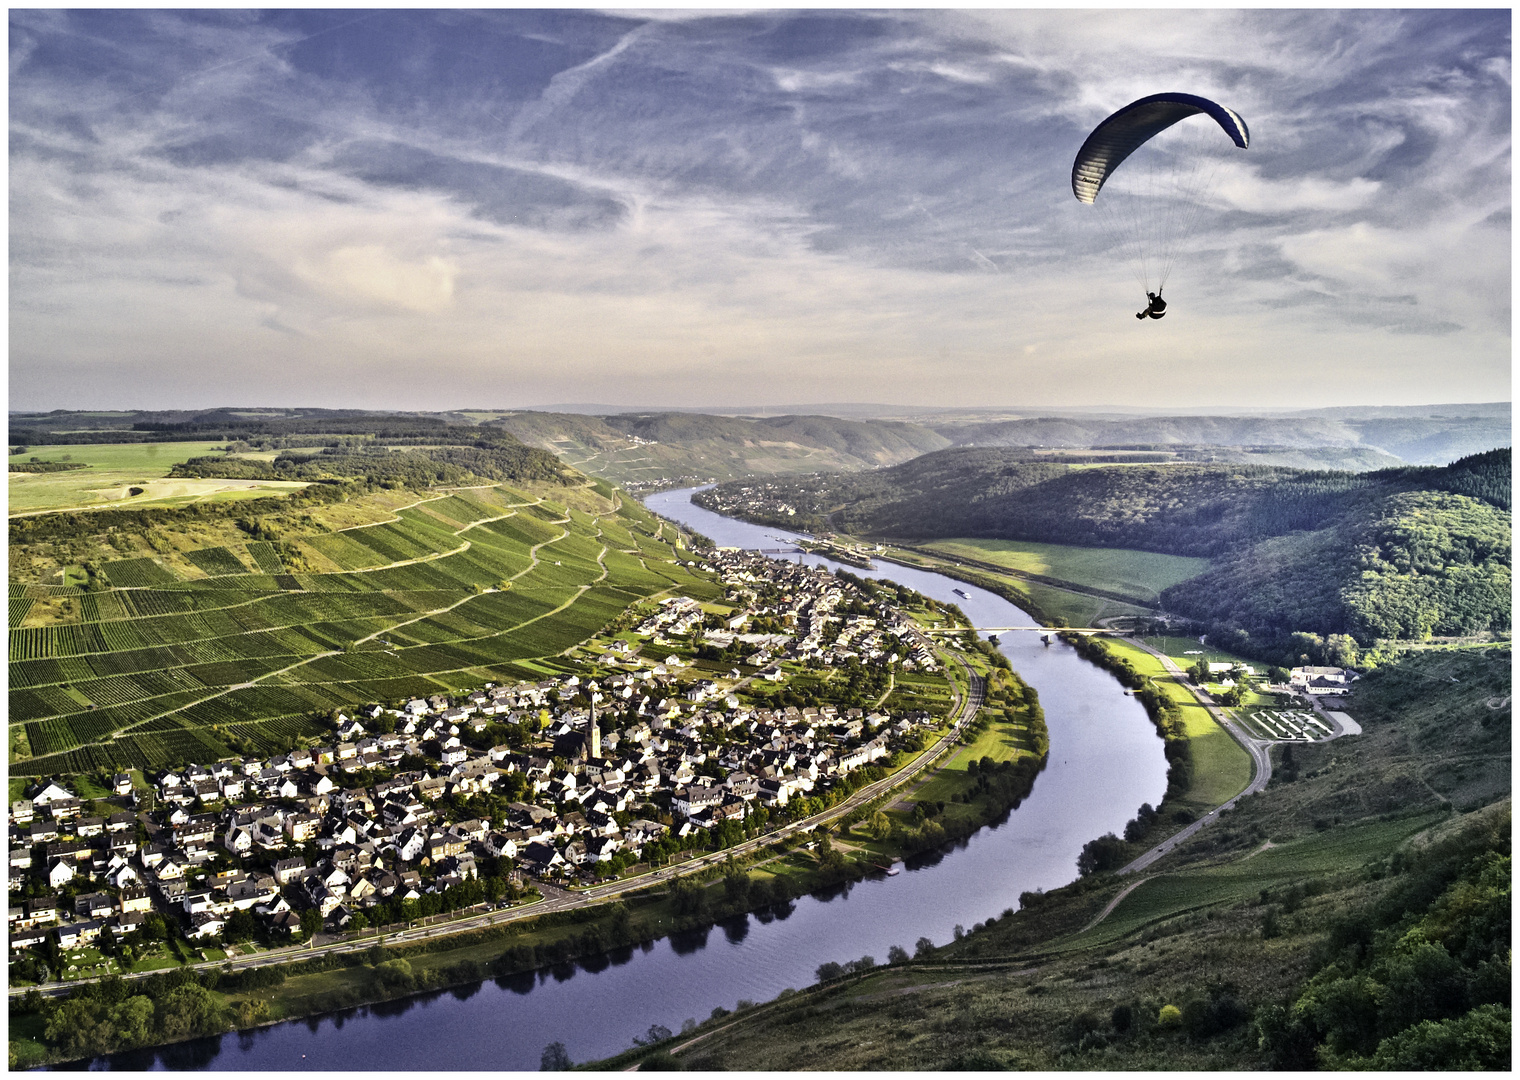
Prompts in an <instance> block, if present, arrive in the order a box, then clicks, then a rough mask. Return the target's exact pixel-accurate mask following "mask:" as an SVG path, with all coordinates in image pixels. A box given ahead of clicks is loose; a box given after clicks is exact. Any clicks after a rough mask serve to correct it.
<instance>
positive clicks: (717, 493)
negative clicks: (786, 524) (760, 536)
mask: <svg viewBox="0 0 1520 1080" xmlns="http://www.w3.org/2000/svg"><path fill="white" fill-rule="evenodd" d="M693 501H694V502H697V503H698V505H700V506H703V507H706V508H707V509H708V510H712V511H714V512H715V513H719V514H725V515H727V516H728V517H737V518H746V517H751V518H752V517H757V516H758V517H762V518H764V517H771V518H775V517H796V516H797V507H796V506H794V505H793V504H791V503H790V502H787V501H786V499H784V498H782V494H781V488H779V487H778V486H777V485H775V484H721V485H719V486H718V487H715V488H709V489H708V490H707V491H704V492H701V493H700V495H699V497H698V499H694V500H693Z"/></svg>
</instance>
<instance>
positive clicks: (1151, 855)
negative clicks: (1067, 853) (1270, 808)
mask: <svg viewBox="0 0 1520 1080" xmlns="http://www.w3.org/2000/svg"><path fill="white" fill-rule="evenodd" d="M1125 640H1127V641H1130V642H1133V643H1134V644H1135V645H1137V646H1139V647H1140V648H1142V649H1144V650H1145V651H1146V652H1148V653H1150V654H1151V655H1152V656H1154V657H1156V658H1157V659H1159V660H1160V661H1161V666H1162V667H1164V668H1165V669H1166V670H1167V673H1168V674H1170V675H1172V676H1174V677H1175V678H1176V679H1177V681H1178V682H1179V683H1181V684H1182V685H1184V686H1187V687H1188V688H1189V689H1190V690H1192V692H1193V696H1194V697H1196V698H1197V699H1198V700H1199V702H1200V703H1202V705H1203V707H1204V708H1205V709H1207V710H1209V715H1210V716H1212V717H1213V718H1214V719H1215V720H1216V721H1217V722H1218V724H1219V726H1220V727H1222V728H1224V729H1225V730H1226V731H1228V732H1229V733H1230V736H1231V738H1233V739H1234V740H1235V741H1236V742H1238V743H1239V744H1240V745H1241V746H1242V747H1244V748H1245V751H1246V753H1248V754H1250V755H1251V768H1252V772H1253V775H1252V777H1251V782H1250V783H1249V784H1247V785H1246V787H1245V790H1244V791H1242V792H1241V793H1240V794H1239V795H1236V796H1235V797H1234V798H1233V799H1230V800H1229V801H1227V802H1225V803H1222V804H1220V805H1219V806H1216V807H1215V808H1214V809H1212V810H1210V811H1209V812H1208V813H1207V814H1205V815H1204V816H1203V817H1201V818H1199V819H1198V820H1197V821H1195V822H1193V823H1192V824H1191V825H1189V826H1188V827H1187V828H1185V829H1183V830H1182V831H1181V832H1179V833H1174V834H1173V835H1171V836H1169V837H1167V838H1166V839H1165V840H1163V841H1162V842H1161V843H1159V844H1157V845H1156V846H1155V847H1153V848H1151V849H1150V850H1149V851H1147V852H1146V853H1145V854H1144V855H1141V856H1140V857H1139V858H1138V859H1136V860H1135V861H1134V862H1132V863H1130V864H1129V865H1128V866H1125V867H1123V868H1122V869H1120V871H1119V873H1121V874H1133V873H1135V872H1136V871H1138V870H1144V869H1145V868H1146V867H1147V866H1149V865H1151V863H1153V862H1155V861H1156V860H1157V859H1159V858H1161V856H1163V855H1165V854H1166V853H1167V852H1169V851H1171V850H1173V849H1174V848H1176V847H1177V845H1179V844H1181V843H1183V842H1184V841H1186V840H1187V839H1188V838H1189V837H1190V836H1192V835H1193V834H1194V833H1196V832H1197V831H1198V830H1199V829H1201V828H1203V827H1204V826H1205V825H1207V824H1209V823H1210V822H1212V821H1216V820H1218V818H1219V815H1220V814H1221V813H1223V812H1224V811H1226V810H1229V809H1232V808H1233V807H1234V806H1235V804H1236V803H1237V802H1239V801H1240V799H1241V798H1243V797H1244V796H1246V795H1254V794H1255V793H1256V792H1258V791H1261V790H1262V789H1263V788H1265V787H1266V786H1267V784H1268V783H1269V782H1270V781H1271V779H1272V758H1271V755H1270V754H1269V753H1268V749H1269V748H1270V747H1271V745H1272V744H1271V742H1268V741H1265V740H1262V739H1255V738H1252V737H1251V736H1250V735H1249V734H1247V733H1246V731H1245V729H1244V728H1242V727H1241V726H1240V725H1239V724H1237V723H1236V722H1235V721H1234V720H1232V719H1231V718H1230V717H1229V716H1228V715H1227V714H1226V713H1225V712H1224V710H1223V709H1221V708H1220V707H1219V706H1218V705H1216V704H1214V700H1213V698H1211V697H1209V695H1208V694H1206V693H1204V692H1203V691H1202V690H1200V689H1199V688H1197V687H1195V686H1192V685H1191V684H1190V683H1188V682H1187V681H1186V676H1185V674H1184V673H1183V670H1182V669H1181V668H1180V667H1178V666H1177V663H1176V661H1174V660H1173V659H1172V658H1171V657H1170V656H1167V655H1166V654H1165V653H1162V652H1158V651H1157V650H1155V649H1153V648H1151V647H1150V646H1149V645H1147V644H1145V642H1143V641H1139V640H1137V639H1135V638H1126V639H1125Z"/></svg>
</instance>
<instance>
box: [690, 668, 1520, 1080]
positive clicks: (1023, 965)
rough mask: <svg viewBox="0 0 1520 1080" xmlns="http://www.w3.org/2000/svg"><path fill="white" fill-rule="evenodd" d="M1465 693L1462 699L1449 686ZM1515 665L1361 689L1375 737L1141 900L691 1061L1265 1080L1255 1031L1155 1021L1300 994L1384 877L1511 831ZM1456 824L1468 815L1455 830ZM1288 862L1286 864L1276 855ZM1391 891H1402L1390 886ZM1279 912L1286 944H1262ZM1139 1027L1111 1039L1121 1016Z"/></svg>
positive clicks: (1422, 675)
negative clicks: (1432, 849) (1456, 838)
mask: <svg viewBox="0 0 1520 1080" xmlns="http://www.w3.org/2000/svg"><path fill="white" fill-rule="evenodd" d="M1453 678H1455V679H1458V680H1459V681H1458V682H1456V683H1452V682H1450V681H1449V680H1450V679H1453ZM1509 690H1510V656H1509V651H1508V650H1507V649H1492V650H1468V651H1463V652H1447V653H1441V654H1426V655H1421V656H1416V657H1410V658H1408V659H1406V660H1403V661H1401V662H1400V663H1399V664H1397V665H1395V666H1393V667H1390V668H1387V669H1383V670H1381V671H1379V672H1377V673H1375V674H1374V675H1373V676H1371V677H1369V678H1368V679H1367V680H1365V681H1364V683H1363V685H1362V687H1361V689H1359V692H1358V700H1357V702H1356V704H1355V705H1354V706H1353V707H1352V711H1353V712H1354V713H1355V714H1356V715H1357V717H1358V719H1359V720H1361V722H1362V723H1363V726H1364V728H1365V729H1366V734H1365V735H1363V736H1361V737H1357V738H1348V739H1341V740H1337V741H1335V742H1332V743H1328V744H1325V745H1323V746H1310V747H1302V746H1301V747H1298V748H1296V751H1295V753H1296V755H1297V759H1298V764H1299V773H1298V777H1297V779H1289V778H1287V776H1286V775H1283V774H1282V772H1281V770H1279V773H1278V774H1277V775H1275V776H1274V781H1273V783H1272V785H1271V786H1270V787H1269V788H1268V789H1267V791H1265V792H1263V793H1262V794H1260V795H1257V796H1254V797H1252V798H1249V799H1246V800H1244V801H1243V802H1242V803H1241V804H1240V807H1239V809H1238V810H1236V811H1235V812H1234V813H1232V814H1229V815H1226V816H1225V817H1224V818H1223V819H1222V820H1221V821H1220V822H1218V823H1217V824H1214V825H1210V826H1209V827H1207V828H1205V829H1204V830H1203V831H1202V832H1200V833H1199V834H1198V835H1197V836H1195V837H1194V838H1193V839H1192V840H1191V841H1190V842H1189V843H1187V844H1185V845H1183V847H1182V848H1181V849H1180V850H1179V851H1178V852H1176V853H1174V854H1171V855H1168V856H1167V857H1166V858H1165V859H1163V860H1162V861H1161V862H1159V863H1157V864H1155V865H1154V866H1153V867H1152V868H1151V869H1150V870H1149V871H1147V873H1146V875H1145V877H1146V878H1147V879H1148V880H1146V882H1145V883H1144V884H1142V885H1140V886H1139V887H1138V888H1137V889H1135V891H1133V892H1132V893H1130V894H1129V896H1128V897H1127V898H1125V899H1124V900H1122V901H1121V902H1120V903H1119V904H1118V906H1117V907H1116V908H1115V910H1114V911H1113V913H1112V914H1111V915H1109V916H1108V917H1107V919H1105V920H1104V921H1102V922H1100V923H1098V925H1097V926H1096V927H1095V928H1093V929H1091V930H1085V931H1084V928H1085V927H1087V926H1088V925H1089V924H1090V923H1091V922H1092V920H1093V918H1094V917H1095V916H1096V915H1097V914H1098V913H1099V912H1100V911H1101V910H1102V909H1103V907H1104V906H1105V905H1106V904H1107V903H1108V902H1109V901H1111V900H1113V899H1114V898H1115V897H1116V896H1117V895H1118V894H1119V892H1120V890H1121V889H1122V888H1123V887H1125V886H1126V885H1130V884H1133V880H1132V879H1119V878H1115V877H1111V876H1106V875H1105V876H1099V877H1096V878H1089V879H1084V880H1080V881H1078V882H1076V883H1074V884H1073V885H1071V886H1068V887H1066V888H1064V889H1061V890H1057V891H1056V892H1053V893H1051V894H1048V895H1047V896H1045V897H1044V898H1043V900H1042V901H1041V902H1039V903H1036V904H1035V905H1034V906H1032V907H1029V908H1027V909H1026V910H1023V911H1020V912H1019V914H1017V915H1016V916H1014V917H1012V918H995V919H994V920H993V921H992V924H991V925H990V926H989V927H987V928H986V929H985V930H983V931H981V932H977V933H972V934H969V935H968V936H967V937H966V938H965V939H964V940H963V941H961V942H958V943H954V944H952V945H950V946H946V947H945V948H942V949H940V950H939V951H938V955H937V956H936V957H935V960H934V962H933V965H932V966H920V965H913V966H910V967H907V968H901V967H899V968H891V969H884V970H880V971H878V972H876V973H873V974H871V975H868V976H865V977H861V978H854V979H849V980H845V981H844V982H842V983H840V984H834V985H831V986H828V987H823V988H814V989H811V990H809V991H806V992H805V993H803V994H801V995H797V996H795V997H792V998H789V999H786V1000H783V1001H779V1002H776V1003H771V1004H768V1005H766V1006H763V1007H762V1008H760V1009H758V1010H755V1011H754V1012H753V1013H751V1014H746V1015H745V1016H743V1017H737V1018H732V1019H729V1020H725V1021H724V1022H723V1023H721V1024H719V1023H712V1022H709V1023H707V1024H704V1025H703V1027H702V1030H701V1031H700V1032H699V1034H701V1035H702V1036H703V1037H702V1038H701V1039H700V1041H697V1042H695V1043H693V1044H691V1045H690V1046H689V1047H686V1048H684V1049H681V1050H680V1051H679V1053H678V1058H679V1059H680V1060H682V1061H685V1062H687V1063H688V1064H690V1065H692V1066H696V1067H701V1066H704V1065H705V1066H708V1067H714V1068H745V1069H854V1068H858V1069H868V1068H876V1069H888V1068H890V1069H935V1068H944V1067H946V1066H947V1065H954V1064H956V1063H957V1062H959V1063H960V1064H961V1065H962V1066H963V1067H966V1066H977V1065H979V1066H980V1067H986V1066H987V1065H989V1064H991V1065H994V1066H997V1065H1001V1066H1004V1067H1011V1068H1031V1069H1034V1068H1062V1069H1161V1068H1165V1069H1202V1068H1207V1069H1232V1070H1233V1069H1243V1068H1253V1067H1260V1065H1261V1061H1260V1060H1259V1057H1258V1054H1259V1051H1258V1048H1257V1044H1256V1035H1255V1032H1254V1031H1253V1030H1252V1028H1251V1026H1250V1024H1248V1023H1247V1024H1244V1025H1241V1026H1238V1027H1235V1028H1233V1029H1231V1030H1228V1031H1226V1032H1224V1033H1223V1034H1220V1035H1216V1036H1214V1037H1212V1038H1206V1039H1193V1038H1190V1037H1188V1036H1186V1035H1184V1034H1183V1033H1181V1032H1180V1031H1167V1030H1164V1029H1161V1028H1159V1027H1158V1026H1157V1023H1156V1017H1157V1013H1158V1011H1159V1009H1160V1007H1161V1006H1162V1005H1164V1004H1175V1005H1178V1006H1182V1005H1184V1004H1186V1003H1187V1002H1188V1001H1189V1000H1194V999H1198V998H1200V997H1203V996H1205V995H1206V994H1208V993H1210V992H1211V990H1213V989H1220V988H1223V989H1226V990H1228V992H1230V993H1232V994H1233V995H1235V996H1236V997H1237V998H1238V999H1239V1000H1240V1001H1241V1002H1242V1003H1243V1004H1244V1005H1245V1006H1246V1007H1247V1008H1248V1009H1251V1008H1255V1007H1256V1006H1258V1005H1262V1004H1269V1003H1274V1002H1277V1001H1280V1000H1282V998H1283V997H1285V996H1287V995H1289V994H1291V993H1296V992H1297V989H1298V987H1299V986H1300V984H1301V982H1302V980H1303V979H1304V978H1305V977H1306V976H1307V974H1308V973H1309V972H1310V971H1311V970H1313V957H1314V954H1315V950H1316V949H1317V948H1318V947H1319V945H1320V944H1321V943H1322V942H1323V941H1324V939H1325V931H1326V929H1327V927H1328V926H1329V924H1330V923H1331V922H1332V921H1333V920H1335V919H1336V918H1339V917H1340V916H1341V915H1343V914H1344V913H1345V912H1347V911H1348V910H1354V909H1355V908H1356V907H1357V906H1359V905H1361V904H1363V903H1366V902H1368V901H1370V900H1372V899H1374V898H1376V897H1377V896H1378V895H1380V894H1381V892H1382V891H1383V890H1384V888H1386V887H1387V886H1388V884H1389V881H1388V879H1387V878H1386V875H1387V872H1388V862H1387V860H1388V857H1389V856H1390V855H1391V854H1393V853H1394V852H1395V851H1398V850H1401V849H1407V848H1409V847H1410V845H1411V844H1422V843H1425V842H1427V841H1428V839H1429V838H1431V837H1432V836H1435V835H1439V834H1442V833H1444V832H1449V831H1450V830H1452V829H1456V828H1460V827H1467V826H1469V825H1475V824H1477V823H1479V822H1486V821H1487V820H1488V819H1489V818H1492V817H1494V816H1495V815H1502V816H1507V815H1508V811H1509V798H1508V795H1509V723H1508V719H1509V714H1508V711H1507V705H1506V706H1505V707H1504V708H1503V709H1495V708H1493V707H1491V706H1492V705H1493V704H1494V703H1495V702H1496V701H1498V700H1500V699H1504V698H1507V696H1508V694H1509ZM1448 805H1452V806H1455V807H1456V808H1457V810H1459V811H1460V810H1463V809H1465V810H1467V811H1468V813H1467V814H1465V815H1463V814H1453V813H1452V812H1451V811H1450V810H1448V809H1446V807H1447V806H1448ZM1271 845H1276V846H1271ZM1393 880H1394V881H1397V880H1398V879H1397V878H1395V879H1393ZM1269 912H1270V913H1271V916H1272V917H1273V918H1275V919H1276V921H1277V922H1278V925H1279V928H1280V934H1279V936H1275V937H1268V936H1264V935H1263V932H1262V927H1263V925H1264V921H1265V920H1267V919H1268V916H1269ZM1120 1005H1127V1006H1130V1007H1131V1008H1132V1010H1133V1013H1134V1017H1135V1022H1134V1026H1133V1027H1132V1028H1131V1029H1130V1031H1129V1032H1128V1033H1126V1034H1123V1035H1121V1034H1118V1033H1117V1032H1116V1031H1115V1029H1114V1027H1113V1025H1112V1023H1111V1021H1110V1017H1111V1013H1112V1010H1113V1009H1114V1008H1115V1007H1116V1006H1120Z"/></svg>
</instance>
